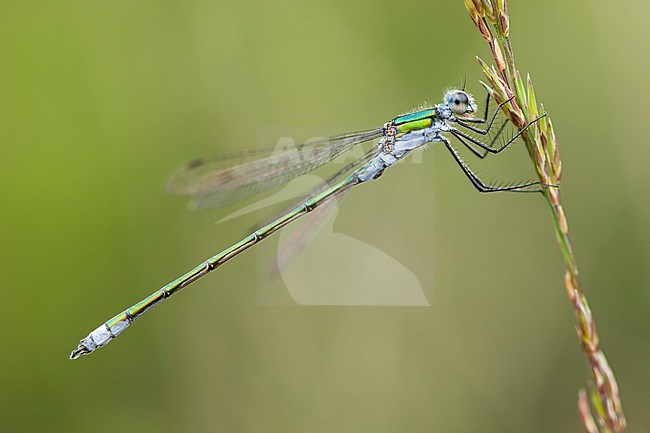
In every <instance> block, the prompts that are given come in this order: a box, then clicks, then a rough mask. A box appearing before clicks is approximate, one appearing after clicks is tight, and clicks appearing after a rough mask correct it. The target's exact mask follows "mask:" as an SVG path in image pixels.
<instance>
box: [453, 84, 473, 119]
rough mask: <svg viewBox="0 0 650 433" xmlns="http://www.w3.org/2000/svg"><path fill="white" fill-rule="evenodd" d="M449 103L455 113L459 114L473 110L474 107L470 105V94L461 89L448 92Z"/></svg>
mask: <svg viewBox="0 0 650 433" xmlns="http://www.w3.org/2000/svg"><path fill="white" fill-rule="evenodd" d="M447 105H448V106H449V108H450V109H451V111H452V112H453V113H454V114H458V115H461V114H465V113H467V112H471V111H473V108H472V106H471V105H470V100H469V96H468V95H467V93H465V92H463V91H461V90H457V91H454V92H450V93H449V94H448V96H447Z"/></svg>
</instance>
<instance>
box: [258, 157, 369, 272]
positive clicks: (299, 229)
mask: <svg viewBox="0 0 650 433" xmlns="http://www.w3.org/2000/svg"><path fill="white" fill-rule="evenodd" d="M375 155H377V149H374V148H373V149H371V150H370V151H368V152H366V153H365V154H364V155H363V156H361V157H359V158H357V159H356V160H354V161H353V162H351V163H350V164H347V165H346V166H344V167H343V168H341V169H340V170H338V171H337V172H336V173H334V174H332V175H331V176H330V177H329V178H327V179H326V180H325V182H323V183H322V184H321V185H318V186H317V187H316V188H314V189H313V190H312V191H310V193H309V194H307V195H306V196H304V197H302V198H301V202H304V201H305V200H308V199H309V198H311V197H314V196H316V195H317V194H319V193H320V192H322V191H323V190H325V189H326V188H328V187H329V186H330V185H332V184H334V183H336V182H338V181H339V180H340V179H341V178H342V177H343V176H345V175H347V174H348V173H349V172H350V171H351V170H353V169H356V167H358V166H359V165H361V164H364V163H366V162H367V161H369V160H370V159H371V158H373V157H374V156H375ZM349 191H350V190H347V191H344V192H343V193H341V194H339V195H337V196H334V197H331V198H329V199H328V200H327V201H326V202H324V203H323V204H321V205H320V206H319V207H318V208H316V209H314V210H313V211H312V212H311V213H309V214H307V215H305V216H304V217H303V218H302V220H301V221H300V222H299V223H298V225H297V226H296V228H295V230H294V231H293V232H292V233H291V234H290V235H289V238H288V239H287V242H286V243H284V244H283V245H282V246H281V248H280V249H279V250H278V254H277V256H276V258H275V260H274V261H273V263H271V266H270V267H269V272H268V274H269V277H271V278H275V277H277V276H278V275H279V273H280V270H281V269H283V268H286V267H287V266H289V265H290V264H291V263H292V262H293V261H294V260H295V258H296V257H297V256H298V255H299V254H300V253H302V252H303V251H304V250H306V249H307V248H308V247H309V246H310V245H311V244H312V243H313V242H314V240H315V239H316V236H317V235H318V233H319V232H320V231H321V230H322V229H323V226H324V225H325V222H327V219H328V218H329V216H330V215H331V214H332V212H333V211H334V210H335V209H336V207H337V205H339V204H341V202H342V201H343V200H344V199H345V197H347V195H348V192H349ZM294 205H295V203H294ZM293 207H295V206H292V207H291V208H293Z"/></svg>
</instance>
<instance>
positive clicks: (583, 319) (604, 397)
mask: <svg viewBox="0 0 650 433" xmlns="http://www.w3.org/2000/svg"><path fill="white" fill-rule="evenodd" d="M465 6H466V8H467V11H468V12H469V15H470V18H471V19H472V22H473V23H474V25H475V26H476V27H477V29H478V30H479V32H480V33H481V36H482V37H483V39H485V41H486V42H487V43H488V45H489V46H490V51H491V52H492V57H493V58H494V62H495V66H488V64H487V63H486V62H484V61H483V60H481V59H480V58H478V57H477V60H478V61H479V63H480V65H481V67H482V68H483V72H484V73H485V77H486V79H487V82H486V83H483V82H482V84H483V85H484V87H485V88H486V89H487V91H488V92H489V93H490V95H491V96H492V97H493V98H494V99H496V101H497V102H502V101H506V100H509V99H510V98H512V100H511V101H510V102H509V103H508V104H506V105H504V106H503V109H504V111H505V113H506V115H507V116H508V118H509V119H510V120H511V121H512V123H513V124H514V125H516V126H517V127H518V128H519V129H522V128H523V127H524V126H526V125H527V124H528V123H529V122H531V121H533V120H535V119H537V118H538V117H539V115H540V114H542V113H545V111H544V106H543V105H541V104H540V105H539V106H538V103H537V97H536V96H535V91H534V89H533V84H532V81H531V79H530V75H527V76H526V82H525V83H524V81H523V80H522V78H521V74H520V73H519V70H518V69H517V68H516V66H515V57H514V52H513V50H512V46H511V44H510V38H509V34H510V17H509V15H508V5H507V3H506V0H465ZM513 96H514V98H513ZM522 137H523V140H524V142H525V143H526V147H527V149H528V153H529V155H530V157H531V160H532V162H533V164H534V166H535V170H536V172H537V176H538V177H539V180H540V181H541V182H542V183H543V184H544V185H558V186H559V184H560V181H561V179H562V161H561V159H560V153H559V148H558V143H557V137H556V136H555V131H554V129H553V122H552V120H551V118H550V116H548V114H547V116H546V117H544V118H542V119H541V120H540V121H539V122H537V123H536V124H535V125H533V127H531V128H528V129H527V130H526V131H525V132H524V134H523V135H522ZM544 199H545V200H546V202H547V203H548V205H549V208H550V210H551V216H552V219H553V225H554V228H555V234H556V238H557V241H558V244H559V246H560V250H561V252H562V256H563V258H564V263H565V266H566V272H565V278H564V282H565V287H566V290H567V294H568V296H569V300H570V301H571V305H572V307H573V310H574V313H575V318H576V323H577V325H576V331H577V333H578V337H579V339H580V343H581V347H582V350H583V352H584V354H585V358H586V361H587V364H588V366H589V369H590V370H591V376H592V377H591V381H590V383H589V389H590V392H589V393H587V391H585V390H584V389H581V390H580V391H579V394H578V410H579V413H580V416H581V418H582V421H583V424H584V427H585V429H586V431H587V432H588V433H624V432H625V430H626V425H627V422H626V420H625V415H624V413H623V406H622V404H621V399H620V395H619V390H618V385H617V383H616V378H615V377H614V373H613V371H612V369H611V368H610V366H609V363H608V362H607V358H606V357H605V354H604V353H603V351H602V349H601V344H600V339H599V337H598V332H597V330H596V323H595V320H594V317H593V314H592V312H591V309H590V308H589V304H588V302H587V298H586V296H585V292H584V290H583V286H582V283H581V281H580V273H579V271H578V265H577V262H576V258H575V255H574V253H573V249H572V247H571V241H570V239H569V225H568V222H567V218H566V215H565V213H564V208H563V206H562V200H561V196H560V190H559V188H557V187H554V186H549V187H545V188H544ZM588 395H589V397H588ZM589 402H591V406H590V404H589ZM594 416H595V420H594Z"/></svg>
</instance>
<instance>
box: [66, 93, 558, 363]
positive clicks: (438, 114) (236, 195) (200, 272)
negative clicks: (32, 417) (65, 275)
mask: <svg viewBox="0 0 650 433" xmlns="http://www.w3.org/2000/svg"><path fill="white" fill-rule="evenodd" d="M489 100H490V98H489V95H488V98H487V102H486V104H485V105H486V106H485V114H484V116H483V118H478V117H474V113H475V112H476V104H475V102H474V99H473V98H472V96H471V95H469V94H468V93H466V92H465V91H464V90H457V89H454V90H450V91H448V92H446V94H445V96H444V99H443V102H442V103H440V104H437V105H434V106H433V107H430V108H425V109H419V110H417V111H414V112H411V113H408V114H403V115H400V116H397V117H395V118H394V119H392V120H390V121H388V122H386V123H384V125H383V126H381V127H380V128H376V129H370V130H366V131H361V132H354V133H350V134H344V135H339V136H335V137H331V138H329V139H327V140H322V141H318V142H311V143H308V144H303V145H300V146H297V147H296V148H294V149H287V150H285V151H281V152H272V151H271V149H270V148H254V149H250V150H246V151H242V152H235V153H233V154H232V155H230V160H231V161H234V160H238V161H239V163H237V164H235V165H234V166H231V167H223V158H222V159H220V160H197V161H194V162H191V163H189V164H187V165H186V166H185V167H183V168H182V169H181V170H180V171H179V172H177V173H176V174H175V175H174V176H173V177H172V178H171V180H170V183H169V189H170V190H171V192H173V193H176V194H185V195H189V196H192V197H194V202H193V203H194V205H195V206H196V207H205V206H219V205H225V204H229V203H232V202H234V201H237V200H241V199H243V198H247V197H250V196H253V195H255V194H258V193H260V192H262V191H266V190H269V189H271V188H275V187H278V186H279V185H281V184H284V183H286V182H288V181H289V180H291V179H294V178H296V177H298V176H300V175H303V174H305V173H307V172H310V171H312V170H315V169H316V168H318V167H320V166H322V165H323V164H325V163H327V162H329V161H331V160H332V159H334V158H336V157H337V156H339V155H341V154H342V153H343V152H346V151H349V150H350V149H352V148H354V147H355V146H358V145H359V144H361V143H364V142H368V141H370V140H378V141H377V143H376V145H375V146H373V147H372V149H371V150H370V151H369V152H366V153H365V154H363V156H361V157H359V158H357V159H356V160H355V161H354V162H353V163H351V164H348V165H346V166H345V167H343V168H342V169H340V170H338V171H337V172H336V173H335V174H334V175H332V176H331V177H330V178H329V179H328V184H327V186H326V187H324V188H321V189H320V190H319V191H316V192H315V193H314V194H312V195H311V196H310V197H308V198H307V199H306V200H304V201H303V202H302V203H301V204H300V205H298V206H296V207H295V208H293V209H292V210H290V211H288V212H286V213H285V214H284V215H282V216H280V217H279V218H277V219H276V220H274V221H272V222H270V223H269V224H267V225H265V226H263V227H261V228H259V229H258V230H256V231H254V232H253V233H251V234H249V235H248V236H246V237H244V238H243V239H242V240H241V241H239V242H237V243H236V244H234V245H232V246H230V247H229V248H226V249H225V250H223V251H221V252H220V253H218V254H216V255H214V256H212V257H210V258H209V259H207V260H206V261H205V262H203V263H201V264H200V265H198V266H196V267H195V268H194V269H192V270H191V271H189V272H187V273H186V274H184V275H182V276H181V277H179V278H178V279H176V280H174V281H172V282H171V283H169V284H167V285H166V286H164V287H162V288H161V289H159V290H158V291H156V292H154V293H153V294H152V295H150V296H149V297H147V298H145V299H143V300H142V301H140V302H138V303H137V304H135V305H133V306H132V307H130V308H128V309H126V310H125V311H123V312H122V313H120V314H118V315H117V316H115V317H113V318H112V319H110V320H108V321H107V322H106V323H104V324H102V325H101V326H99V327H98V328H97V329H95V330H94V331H92V332H91V333H90V334H89V335H88V336H87V337H86V338H84V339H83V340H81V342H80V343H79V345H78V346H77V348H76V349H75V350H73V351H72V353H71V354H70V358H71V359H77V358H79V357H80V356H81V355H85V354H89V353H92V352H94V351H95V350H96V349H97V348H99V347H101V346H105V345H106V344H108V343H109V342H110V341H111V340H112V339H114V338H115V337H117V336H118V335H119V334H121V333H122V332H123V331H124V330H125V329H126V328H127V327H128V326H129V325H130V324H131V323H133V321H134V320H135V319H137V318H138V317H140V316H141V315H143V314H144V313H145V312H146V311H148V310H150V309H151V308H152V307H154V306H155V305H157V304H158V303H159V302H160V301H162V300H163V299H166V298H168V297H170V296H171V295H173V294H174V293H176V292H178V291H179V290H180V289H182V288H183V287H186V286H188V285H189V284H191V283H193V282H194V281H196V280H198V279H199V278H201V277H202V276H204V275H206V274H208V273H209V272H211V271H213V270H215V269H217V268H219V267H221V266H222V265H223V264H224V263H226V262H227V261H228V260H230V259H232V258H233V257H235V256H236V255H238V254H239V253H241V252H242V251H245V250H247V249H249V248H251V247H252V246H253V245H255V244H257V243H258V242H261V241H262V240H264V239H266V238H267V237H268V236H269V235H271V234H272V233H274V232H276V231H277V230H279V229H280V228H282V227H284V226H286V225H287V224H289V223H291V222H292V221H295V220H297V219H298V218H300V217H302V216H304V215H306V214H308V213H310V212H312V211H313V210H314V209H316V208H317V207H319V206H321V205H323V204H324V203H326V202H328V201H330V200H333V199H334V198H335V197H337V196H340V195H342V194H343V193H344V192H346V191H348V190H350V188H352V187H354V186H356V185H360V184H362V183H365V182H368V181H370V180H373V179H377V178H378V177H379V176H381V175H382V174H383V173H384V171H385V170H386V169H387V168H389V167H391V166H392V165H393V164H395V163H396V162H397V161H399V160H400V159H403V158H404V157H405V156H406V155H408V154H409V153H411V152H412V151H413V150H415V149H418V148H421V147H423V146H424V145H425V144H427V143H434V142H441V143H443V144H444V145H445V147H446V148H447V149H448V150H449V152H450V153H451V155H452V157H453V158H454V160H455V161H456V163H457V164H458V165H459V166H460V168H461V169H462V170H463V172H464V173H465V175H466V176H467V178H468V179H469V180H470V181H471V182H472V184H473V185H474V187H475V188H476V189H477V190H479V191H480V192H486V193H487V192H496V191H511V192H541V191H543V188H544V187H546V186H547V185H542V184H540V183H539V182H538V181H530V182H525V183H520V184H515V185H508V186H492V185H488V184H486V183H484V182H483V181H482V180H481V179H480V178H479V177H478V176H477V175H476V174H475V173H474V172H473V171H472V170H471V169H470V168H469V167H468V166H467V164H465V162H464V161H463V159H462V158H461V156H460V154H459V152H458V151H457V149H456V148H455V147H454V146H453V145H452V143H451V141H450V139H449V138H448V136H451V137H454V138H456V139H457V140H458V141H459V142H460V143H461V144H462V145H464V146H465V147H467V148H468V149H469V150H470V151H471V152H472V153H473V154H475V155H476V156H478V157H480V158H484V157H485V156H487V155H488V154H489V153H493V154H496V153H499V152H501V151H503V150H504V149H506V148H507V147H508V146H509V145H510V144H511V143H513V142H514V141H515V140H516V139H517V138H518V137H519V136H520V135H521V134H522V133H523V132H524V131H525V130H526V129H527V128H529V127H530V126H531V125H533V124H534V123H535V122H536V121H537V120H539V118H538V119H534V120H533V121H531V122H529V123H528V124H527V125H526V126H525V127H524V128H523V129H521V130H519V131H518V132H517V133H516V134H514V135H513V136H512V137H511V138H510V139H508V140H506V141H505V142H503V143H502V144H501V145H500V146H496V147H495V145H494V144H495V142H496V139H497V137H498V136H499V135H501V133H502V131H503V130H504V126H505V122H504V123H502V124H501V125H499V126H497V127H496V129H495V130H493V126H494V125H495V119H496V118H497V115H498V113H499V112H500V109H501V107H502V106H503V105H504V104H507V103H508V102H510V101H504V102H502V103H500V104H499V105H498V106H497V107H496V109H495V110H494V112H493V113H492V115H491V116H490V117H489V118H488V110H489V109H488V107H489ZM497 123H498V122H497ZM476 124H485V128H484V129H481V128H479V127H477V126H475V125H476ZM460 128H462V129H460ZM491 130H493V131H496V132H495V134H494V136H493V137H492V138H491V140H490V142H488V143H486V142H484V141H482V140H481V139H479V138H477V137H478V135H476V134H480V135H483V136H488V134H490V131H491Z"/></svg>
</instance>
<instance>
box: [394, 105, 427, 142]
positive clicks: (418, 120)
mask: <svg viewBox="0 0 650 433" xmlns="http://www.w3.org/2000/svg"><path fill="white" fill-rule="evenodd" d="M435 115H436V110H435V109H434V108H427V109H426V110H420V111H416V112H415V113H408V114H403V115H401V116H397V117H396V118H395V119H393V122H392V123H393V125H394V126H395V128H397V134H398V136H399V135H401V134H406V133H407V132H411V131H417V130H419V129H424V128H428V127H430V126H431V124H432V122H433V120H432V119H433V117H434V116H435Z"/></svg>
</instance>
